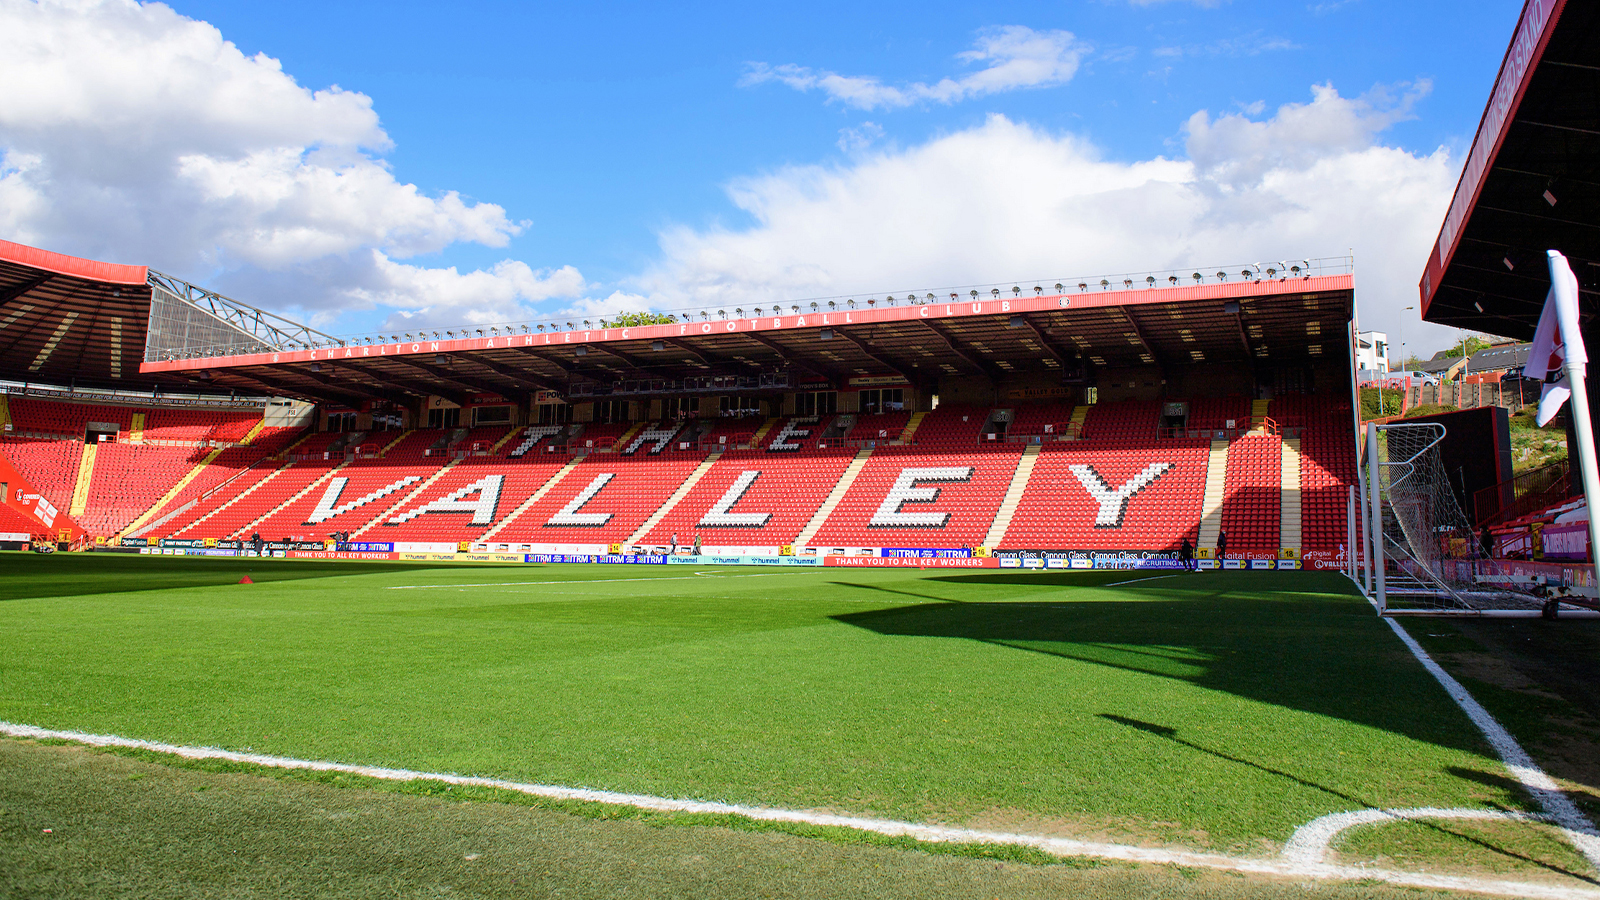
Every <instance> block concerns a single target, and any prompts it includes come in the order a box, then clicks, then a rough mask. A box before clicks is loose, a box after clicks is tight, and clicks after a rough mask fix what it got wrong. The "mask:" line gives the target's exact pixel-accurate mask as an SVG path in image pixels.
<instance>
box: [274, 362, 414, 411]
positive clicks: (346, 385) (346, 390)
mask: <svg viewBox="0 0 1600 900" xmlns="http://www.w3.org/2000/svg"><path fill="white" fill-rule="evenodd" d="M263 368H267V369H276V370H278V371H280V372H286V373H288V374H290V375H297V376H299V377H301V378H307V379H310V380H311V381H315V382H316V383H317V384H320V385H322V386H323V387H325V388H327V389H328V390H330V391H335V392H337V393H341V394H348V395H350V396H353V397H360V398H362V399H365V400H386V401H388V402H390V403H394V404H397V405H399V406H409V405H411V402H412V400H411V398H410V397H409V396H406V395H404V394H397V393H395V392H393V391H386V390H384V389H383V388H374V387H368V386H366V385H362V384H355V383H352V382H349V381H340V382H337V383H336V382H335V381H334V380H333V378H331V377H329V376H328V375H324V374H323V373H321V372H313V371H311V370H310V369H307V368H302V367H298V366H290V365H284V364H282V363H268V364H266V365H265V366H263Z"/></svg>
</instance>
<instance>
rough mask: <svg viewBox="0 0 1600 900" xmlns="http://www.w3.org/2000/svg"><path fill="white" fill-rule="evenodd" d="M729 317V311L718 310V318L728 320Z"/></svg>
mask: <svg viewBox="0 0 1600 900" xmlns="http://www.w3.org/2000/svg"><path fill="white" fill-rule="evenodd" d="M727 317H728V311H727V310H725V309H719V310H717V318H719V319H726V318H727Z"/></svg>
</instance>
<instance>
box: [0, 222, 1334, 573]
mask: <svg viewBox="0 0 1600 900" xmlns="http://www.w3.org/2000/svg"><path fill="white" fill-rule="evenodd" d="M0 275H3V280H0V285H3V287H0V289H3V290H4V291H5V292H6V297H7V298H8V299H7V301H6V303H5V305H4V306H3V307H0V315H3V316H4V318H3V319H0V322H3V324H0V334H3V335H5V336H6V337H7V338H8V341H7V342H6V344H5V346H4V348H3V349H0V364H3V365H5V366H7V371H8V372H9V374H10V375H11V376H12V379H13V381H14V382H16V383H15V384H14V385H13V386H11V387H8V388H6V391H7V393H6V395H5V396H4V397H3V398H0V399H3V400H4V405H3V406H0V417H3V418H0V421H3V425H4V429H5V432H4V434H5V437H4V438H3V441H4V444H3V446H4V449H5V450H6V453H5V458H6V460H7V461H8V465H9V466H10V467H12V474H11V478H12V480H13V481H15V482H16V483H18V484H25V485H26V486H27V487H26V489H25V491H24V493H25V494H26V496H29V497H33V498H35V499H34V500H33V501H32V503H33V506H32V507H31V509H32V510H33V511H34V513H37V512H38V511H39V510H40V509H42V508H43V507H40V506H39V503H40V502H41V501H42V502H43V503H45V504H46V505H47V506H48V507H49V508H50V509H53V510H54V513H53V516H54V518H53V519H52V521H51V522H50V523H46V522H43V521H42V520H40V521H34V522H32V523H30V524H31V527H30V528H27V529H24V528H23V527H22V526H21V524H18V525H17V526H16V530H15V531H13V532H12V535H13V537H14V539H15V538H16V537H17V536H21V535H22V533H23V532H24V531H26V532H28V534H27V535H26V537H35V536H37V534H38V533H40V532H41V531H47V530H49V529H54V531H53V532H51V533H52V534H53V535H55V536H57V537H60V536H61V535H63V534H65V535H66V536H67V539H68V540H69V542H77V543H78V544H80V545H83V546H89V547H95V548H102V549H116V550H123V549H133V548H138V549H140V550H143V551H144V552H147V553H148V552H153V551H154V552H167V553H183V554H207V555H236V554H245V553H265V554H278V555H303V554H314V555H335V556H336V558H373V557H375V556H377V557H382V558H399V557H401V556H402V555H404V554H421V555H424V556H427V557H429V558H437V557H438V556H441V555H451V554H455V553H457V552H461V553H468V554H486V553H487V554H498V556H497V557H496V558H499V559H512V558H514V559H518V560H522V559H529V560H534V559H540V560H549V559H563V560H565V559H583V560H593V561H617V560H631V561H637V562H643V563H665V562H675V561H678V560H680V559H701V558H704V559H712V558H716V559H720V560H727V561H744V562H748V563H762V562H772V563H777V564H794V565H801V564H812V565H814V564H827V563H828V562H829V561H830V560H831V561H833V563H834V564H846V563H845V561H848V564H852V565H861V564H870V565H888V566H896V565H915V566H922V567H938V566H947V567H974V566H976V567H983V566H1002V565H1003V566H1012V567H1018V568H1025V567H1040V568H1048V567H1055V568H1094V567H1098V568H1132V567H1163V566H1167V567H1171V566H1176V565H1178V564H1179V551H1180V548H1181V547H1182V546H1183V545H1184V544H1185V543H1187V544H1188V545H1189V546H1190V547H1192V548H1195V549H1196V550H1197V551H1198V556H1199V557H1200V558H1201V561H1202V563H1203V564H1204V565H1207V566H1220V565H1227V566H1232V567H1248V566H1256V567H1263V566H1265V567H1271V568H1277V567H1290V568H1293V567H1299V566H1301V565H1311V566H1316V567H1323V568H1344V567H1345V565H1346V561H1347V554H1346V543H1347V541H1346V538H1347V517H1348V510H1347V501H1348V493H1349V487H1350V485H1351V484H1352V483H1353V481H1354V468H1355V463H1354V445H1355V442H1354V440H1353V428H1354V418H1353V414H1352V410H1353V405H1352V377H1351V370H1350V363H1349V360H1350V352H1349V345H1350V343H1349V342H1350V339H1351V338H1350V335H1351V328H1350V324H1351V317H1352V309H1353V306H1354V295H1353V286H1352V274H1351V269H1350V263H1349V260H1347V259H1336V260H1316V261H1310V260H1300V261H1293V262H1288V263H1272V264H1265V265H1255V266H1243V267H1232V266H1230V267H1224V268H1221V269H1215V270H1214V269H1213V268H1211V267H1208V268H1204V269H1196V270H1193V271H1192V272H1191V271H1187V270H1185V271H1183V272H1182V275H1181V276H1180V275H1179V274H1178V273H1177V272H1173V273H1162V276H1161V277H1160V278H1158V277H1157V276H1156V275H1155V274H1148V275H1144V276H1142V277H1139V278H1138V279H1137V280H1136V279H1135V277H1134V276H1118V277H1117V279H1116V280H1115V281H1113V280H1112V279H1111V278H1109V277H1103V278H1099V279H1066V280H1063V281H1061V282H1058V283H1055V284H1053V285H1052V286H1048V287H1047V286H1045V285H1042V284H1041V285H1035V286H1029V287H1024V286H1022V285H1021V284H1018V285H1013V286H1011V287H1010V288H1009V289H1008V290H1002V289H1000V288H999V287H992V288H989V289H988V290H985V291H982V292H980V291H978V290H975V289H968V290H965V291H954V290H952V291H942V292H940V293H939V294H934V293H931V292H929V293H915V292H912V293H906V294H904V295H903V296H900V297H896V296H895V295H893V294H888V295H884V296H883V297H882V299H879V298H878V297H876V296H874V297H872V298H868V299H866V300H861V301H857V300H855V299H850V298H842V299H841V298H835V299H831V300H808V301H803V302H796V303H792V304H788V305H786V306H774V307H772V308H771V309H769V310H751V311H749V312H748V313H747V312H746V311H745V310H744V309H742V308H741V309H736V310H734V314H733V315H732V316H729V315H728V313H727V311H723V310H718V311H716V312H711V311H704V312H701V313H699V314H698V315H696V314H694V313H680V314H673V315H663V316H660V317H658V323H657V324H647V325H639V326H627V327H610V326H608V325H607V324H606V323H604V322H602V323H600V325H599V327H595V326H594V324H593V323H591V322H585V323H583V325H582V326H581V327H580V326H579V325H578V324H577V323H570V324H569V325H568V327H567V328H565V329H563V328H562V327H561V324H560V323H551V324H549V325H548V326H546V325H540V324H524V325H504V326H475V327H474V328H472V329H467V330H462V331H460V332H457V331H456V330H453V329H451V330H446V331H444V332H442V333H431V334H430V333H422V334H408V335H404V336H401V335H377V336H368V337H363V338H335V337H333V336H331V335H326V334H322V333H320V332H316V331H314V330H313V329H310V328H307V327H305V326H302V325H299V324H297V323H293V322H290V321H288V320H284V319H282V318H280V317H276V316H274V315H272V314H270V313H266V312H264V311H262V310H258V309H255V308H253V307H250V306H248V305H246V304H244V303H240V302H238V301H235V300H232V299H230V298H226V297H222V296H220V295H217V294H214V293H212V292H209V291H205V290H204V289H202V288H198V287H195V286H193V285H190V284H187V283H185V282H182V281H181V280H179V279H176V278H173V277H171V276H168V275H163V274H161V273H156V272H151V271H149V270H147V269H144V268H141V267H134V266H113V265H109V264H105V263H99V262H94V261H89V260H81V259H75V258H72V257H66V256H62V255H60V254H55V253H50V252H48V251H44V250H39V249H36V248H29V247H23V246H20V245H15V244H6V245H0ZM758 313H759V314H758ZM136 342H142V345H143V346H142V350H141V349H140V347H139V343H136ZM135 354H141V356H142V361H141V362H140V363H139V364H138V365H137V366H134V365H131V364H129V363H131V362H132V360H133V359H134V357H135ZM141 392H147V393H141ZM134 398H137V400H135V399H134ZM198 403H207V404H210V405H212V406H214V407H215V408H214V409H209V410H206V411H197V410H195V409H194V406H195V404H198ZM15 495H16V492H15V491H12V492H10V496H8V502H9V501H12V500H15ZM23 513H26V511H25V510H24V511H23ZM35 518H36V519H37V516H35ZM69 523H70V524H69ZM1224 534H1226V536H1227V537H1226V539H1223V535H1224ZM1219 544H1220V545H1221V546H1219ZM1219 550H1226V552H1227V555H1228V556H1229V557H1231V558H1230V559H1228V560H1227V561H1225V562H1224V561H1221V560H1218V559H1216V558H1215V557H1216V556H1218V555H1220V554H1219V553H1218V551H1219ZM352 554H353V557H352V556H351V555H352ZM868 560H870V561H871V562H870V563H868V562H866V561H868Z"/></svg>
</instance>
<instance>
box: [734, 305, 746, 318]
mask: <svg viewBox="0 0 1600 900" xmlns="http://www.w3.org/2000/svg"><path fill="white" fill-rule="evenodd" d="M733 314H734V315H736V316H738V317H739V318H741V319H742V318H744V308H743V307H738V306H736V307H734V308H733Z"/></svg>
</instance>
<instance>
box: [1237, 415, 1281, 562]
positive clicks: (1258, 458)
mask: <svg viewBox="0 0 1600 900" xmlns="http://www.w3.org/2000/svg"><path fill="white" fill-rule="evenodd" d="M1282 460H1283V440H1282V438H1280V437H1279V436H1278V435H1275V434H1267V433H1252V434H1246V435H1245V436H1243V437H1241V438H1239V439H1238V440H1236V441H1234V442H1233V444H1232V445H1231V446H1230V447H1229V448H1228V472H1227V480H1226V482H1225V487H1224V489H1223V500H1222V530H1223V531H1224V532H1226V533H1227V535H1228V552H1229V553H1230V554H1235V555H1240V556H1252V557H1254V556H1265V557H1268V558H1270V557H1275V556H1277V555H1278V550H1279V546H1280V545H1279V541H1278V528H1279V521H1280V518H1279V515H1280V500H1281V498H1280V493H1281V491H1280V487H1279V485H1280V482H1281V476H1282V469H1281V466H1282Z"/></svg>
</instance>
